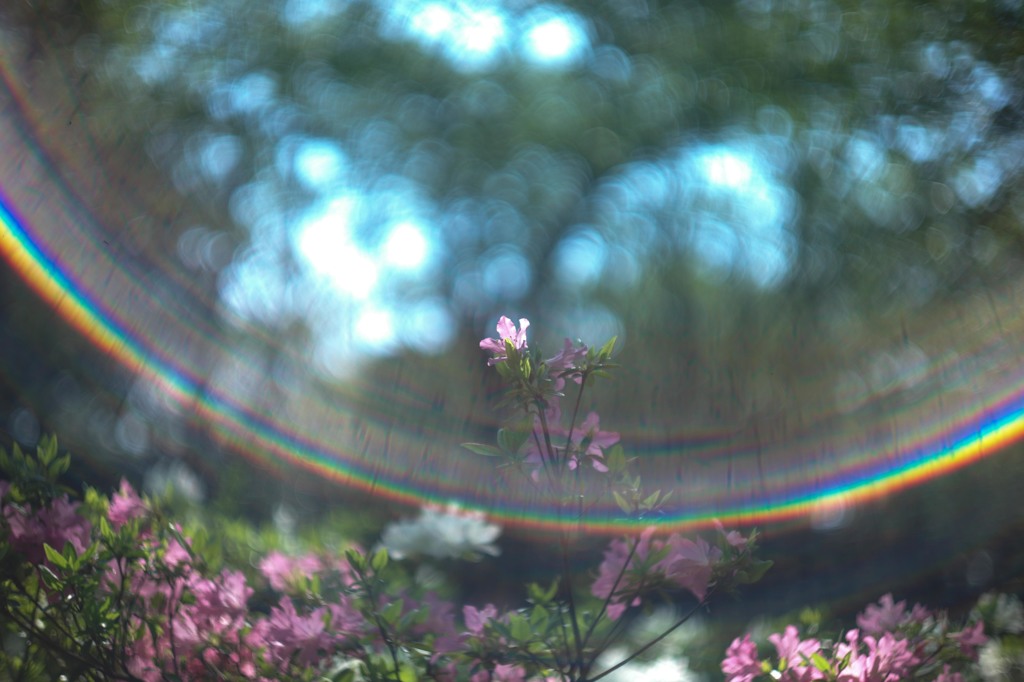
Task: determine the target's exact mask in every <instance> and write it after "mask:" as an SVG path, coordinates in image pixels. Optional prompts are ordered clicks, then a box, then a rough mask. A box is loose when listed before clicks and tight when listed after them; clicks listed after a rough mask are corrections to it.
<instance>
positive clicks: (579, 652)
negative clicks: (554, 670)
mask: <svg viewBox="0 0 1024 682" xmlns="http://www.w3.org/2000/svg"><path fill="white" fill-rule="evenodd" d="M561 535H562V537H561V541H562V574H563V576H564V583H565V592H566V597H567V601H568V602H569V621H570V622H571V623H572V636H573V640H574V641H575V644H576V646H575V649H576V655H575V657H574V658H573V661H572V663H571V664H570V670H572V669H573V668H576V667H578V668H579V669H580V670H582V669H583V638H582V637H581V636H580V622H579V619H578V618H577V616H576V600H575V599H574V598H573V594H572V580H571V578H572V575H571V573H570V571H569V542H568V540H567V538H566V537H565V531H562V533H561Z"/></svg>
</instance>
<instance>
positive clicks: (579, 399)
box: [565, 374, 587, 468]
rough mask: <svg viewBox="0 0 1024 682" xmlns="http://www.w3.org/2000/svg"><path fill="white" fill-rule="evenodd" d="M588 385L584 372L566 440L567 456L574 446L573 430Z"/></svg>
mask: <svg viewBox="0 0 1024 682" xmlns="http://www.w3.org/2000/svg"><path fill="white" fill-rule="evenodd" d="M586 386H587V375H586V374H584V375H583V379H582V380H581V381H580V390H579V391H577V392H576V405H575V406H574V407H573V408H572V420H571V421H570V422H569V436H568V437H567V438H566V440H565V452H566V456H568V453H569V450H570V448H572V432H573V431H574V430H575V429H576V418H577V417H578V416H579V414H580V403H582V402H583V391H584V389H585V388H586ZM577 468H579V467H577Z"/></svg>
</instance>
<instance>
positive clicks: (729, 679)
mask: <svg viewBox="0 0 1024 682" xmlns="http://www.w3.org/2000/svg"><path fill="white" fill-rule="evenodd" d="M722 672H723V673H725V682H753V680H754V678H756V677H757V676H758V675H760V674H761V661H759V660H758V658H757V645H756V644H754V642H753V640H751V639H750V635H744V636H743V639H740V638H739V637H737V638H736V639H734V640H732V644H730V645H729V648H728V649H726V650H725V659H724V660H723V661H722Z"/></svg>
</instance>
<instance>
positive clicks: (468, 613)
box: [462, 604, 498, 637]
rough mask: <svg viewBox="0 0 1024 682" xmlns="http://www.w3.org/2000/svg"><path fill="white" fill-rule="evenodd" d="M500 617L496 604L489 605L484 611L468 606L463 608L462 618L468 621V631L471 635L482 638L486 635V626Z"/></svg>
mask: <svg viewBox="0 0 1024 682" xmlns="http://www.w3.org/2000/svg"><path fill="white" fill-rule="evenodd" d="M497 617H498V609H497V608H496V607H495V606H494V604H488V605H487V606H485V607H484V608H482V609H477V608H476V607H475V606H470V605H469V604H466V605H465V606H463V607H462V618H463V619H464V620H465V621H466V629H467V630H468V631H469V633H470V634H471V635H476V636H478V637H479V636H480V635H482V634H484V626H485V625H487V623H489V622H490V621H492V620H494V619H495V618H497Z"/></svg>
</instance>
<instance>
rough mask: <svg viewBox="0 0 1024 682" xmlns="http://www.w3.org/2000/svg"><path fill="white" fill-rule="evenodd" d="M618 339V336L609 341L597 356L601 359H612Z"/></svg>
mask: <svg viewBox="0 0 1024 682" xmlns="http://www.w3.org/2000/svg"><path fill="white" fill-rule="evenodd" d="M618 338H619V337H618V336H613V337H612V338H610V339H608V342H607V343H605V344H604V345H603V346H601V350H599V351H598V352H597V356H598V357H599V358H610V357H611V356H612V350H614V348H615V342H616V341H617V340H618Z"/></svg>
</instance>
